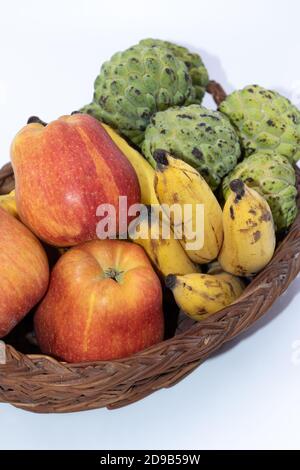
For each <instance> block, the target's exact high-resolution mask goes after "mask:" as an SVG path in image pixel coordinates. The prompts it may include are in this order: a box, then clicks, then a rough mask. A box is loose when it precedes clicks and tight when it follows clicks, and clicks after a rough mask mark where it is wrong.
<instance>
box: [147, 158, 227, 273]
mask: <svg viewBox="0 0 300 470" xmlns="http://www.w3.org/2000/svg"><path fill="white" fill-rule="evenodd" d="M154 158H155V159H156V161H157V168H156V171H155V178H154V186H155V192H156V195H157V198H158V200H159V202H160V204H166V205H168V206H172V205H173V204H174V205H176V206H177V207H179V208H182V209H183V211H186V208H187V206H185V205H189V206H188V207H190V208H191V214H190V219H189V220H190V221H191V227H190V229H189V234H188V236H187V234H186V233H185V232H186V228H187V225H186V224H182V221H181V222H180V223H179V224H178V223H177V222H176V220H175V216H174V213H173V212H172V211H171V212H170V217H171V222H172V224H173V228H174V233H175V234H176V236H177V238H178V239H179V240H180V243H181V244H182V246H183V247H184V249H185V251H186V253H187V255H188V256H189V257H190V259H191V260H192V261H194V262H195V263H199V264H203V263H209V262H210V261H212V260H213V259H215V258H216V257H217V256H218V253H219V251H220V249H221V245H222V241H223V224H222V210H221V207H220V206H219V203H218V201H217V199H216V197H215V195H214V194H213V192H212V191H211V189H210V187H209V186H208V184H207V183H206V181H205V180H204V178H202V176H201V175H200V174H199V173H198V172H197V171H196V170H195V169H194V168H192V167H191V166H190V165H188V164H187V163H185V162H183V161H182V160H179V159H176V158H173V157H171V156H170V155H168V154H167V153H166V152H165V151H163V150H158V151H156V152H155V154H154ZM198 204H202V205H203V208H204V217H203V219H204V220H203V222H204V227H203V223H202V224H201V227H197V225H198V224H197V217H196V214H197V213H198V211H197V210H198ZM183 211H181V212H183ZM200 231H203V245H202V247H199V248H191V245H190V244H191V243H193V242H194V241H196V239H197V238H198V239H199V237H200ZM181 232H182V237H181ZM192 233H194V238H192Z"/></svg>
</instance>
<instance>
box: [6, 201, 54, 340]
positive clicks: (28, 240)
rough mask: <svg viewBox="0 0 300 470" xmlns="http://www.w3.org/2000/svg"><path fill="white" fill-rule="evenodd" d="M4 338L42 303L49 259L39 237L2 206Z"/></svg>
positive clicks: (47, 278) (47, 277)
mask: <svg viewBox="0 0 300 470" xmlns="http://www.w3.org/2000/svg"><path fill="white" fill-rule="evenodd" d="M0 233H1V236H0V267H1V269H0V338H2V337H4V336H6V335H7V334H8V333H9V332H10V331H11V330H12V329H13V328H14V327H15V326H16V324H17V323H19V322H20V321H21V320H22V319H23V318H24V316H25V315H26V314H27V313H28V312H29V311H30V310H31V309H32V308H33V307H34V306H35V305H36V304H37V303H38V302H39V301H40V300H41V298H42V297H43V295H44V294H45V292H46V289H47V286H48V280H49V267H48V260H47V256H46V253H45V252H44V249H43V248H42V246H41V244H40V242H39V241H38V240H37V239H36V238H35V236H34V235H33V234H32V233H31V232H30V231H29V230H28V229H27V228H26V227H25V226H24V225H23V224H22V223H21V222H19V221H18V220H16V219H15V218H14V217H13V216H12V215H10V214H8V213H7V212H6V211H5V210H4V209H2V208H1V207H0Z"/></svg>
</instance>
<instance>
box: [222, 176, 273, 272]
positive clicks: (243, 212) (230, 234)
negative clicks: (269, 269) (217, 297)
mask: <svg viewBox="0 0 300 470" xmlns="http://www.w3.org/2000/svg"><path fill="white" fill-rule="evenodd" d="M230 189H231V193H230V195H229V197H228V199H227V201H226V203H225V206H224V210H223V226H224V242H223V246H222V249H221V252H220V255H219V258H218V260H219V263H220V265H221V266H222V268H223V269H224V270H225V271H227V272H229V273H232V274H235V275H237V276H251V275H253V274H255V273H257V272H258V271H260V270H261V269H263V268H264V267H265V266H266V265H267V264H268V263H269V261H270V260H271V258H272V256H273V254H274V250H275V244H276V239H275V230H274V223H273V217H272V213H271V210H270V207H269V205H268V203H267V202H266V200H265V199H264V198H263V197H262V196H261V195H260V194H258V193H257V192H256V191H255V190H254V189H251V188H248V187H247V186H246V185H245V184H244V183H243V181H241V180H238V179H236V180H233V181H231V183H230Z"/></svg>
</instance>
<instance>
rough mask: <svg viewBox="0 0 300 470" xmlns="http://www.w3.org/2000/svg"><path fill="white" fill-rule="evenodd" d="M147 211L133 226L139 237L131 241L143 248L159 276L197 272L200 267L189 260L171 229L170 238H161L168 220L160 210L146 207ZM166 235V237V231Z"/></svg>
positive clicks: (155, 207) (157, 207)
mask: <svg viewBox="0 0 300 470" xmlns="http://www.w3.org/2000/svg"><path fill="white" fill-rule="evenodd" d="M147 210H148V212H147V214H144V216H143V215H142V216H141V217H140V218H139V221H138V222H137V224H136V225H135V229H136V230H137V232H138V233H139V234H140V236H139V237H138V238H134V239H133V241H134V242H135V243H137V244H138V245H140V246H142V247H143V248H144V250H145V251H146V253H147V254H148V256H149V258H150V259H151V261H152V263H153V264H154V266H155V267H156V269H157V270H158V272H159V274H161V275H162V276H167V275H168V274H170V273H176V274H188V273H195V272H199V271H200V267H199V266H196V265H195V264H194V263H193V262H192V261H191V260H190V259H189V257H188V256H187V255H186V253H185V251H184V249H183V248H182V246H181V244H180V243H179V241H178V240H176V238H174V233H173V230H172V228H171V229H170V231H169V234H170V236H169V237H167V238H164V237H163V233H164V232H163V225H164V224H165V227H167V226H168V225H169V220H167V218H166V216H165V215H164V213H163V211H162V209H160V210H159V206H152V207H149V206H148V207H147ZM150 211H151V212H150ZM160 216H161V217H160ZM166 230H167V229H166ZM166 234H167V235H168V233H167V231H166Z"/></svg>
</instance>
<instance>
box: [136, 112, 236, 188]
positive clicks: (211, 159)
mask: <svg viewBox="0 0 300 470" xmlns="http://www.w3.org/2000/svg"><path fill="white" fill-rule="evenodd" d="M157 149H163V150H166V151H168V152H169V153H170V154H171V155H173V156H174V157H177V158H181V159H182V160H184V161H185V162H187V163H189V164H190V165H191V166H193V167H194V168H196V169H197V170H198V171H199V172H200V173H201V175H202V176H203V177H204V178H205V179H206V181H207V182H208V184H209V185H210V187H211V188H212V189H213V190H215V189H216V188H217V187H218V186H219V184H220V182H221V180H222V178H223V177H224V176H225V175H227V174H228V173H229V172H230V171H231V170H232V169H233V168H234V167H235V165H236V163H237V160H238V158H239V156H240V152H241V150H240V145H239V139H238V136H237V134H236V132H235V130H234V129H233V127H232V125H231V124H230V122H229V120H228V119H227V118H226V117H225V116H224V115H222V114H221V113H219V112H218V111H211V110H209V109H206V108H204V107H203V106H200V105H198V104H192V105H190V106H183V107H174V108H169V109H167V110H166V111H161V112H159V113H157V114H156V115H155V116H153V117H152V119H151V122H150V124H149V126H148V127H147V129H146V132H145V140H144V142H143V145H142V151H143V153H144V155H145V157H146V158H147V160H148V161H149V162H150V163H151V165H152V166H153V167H155V165H156V162H155V160H154V158H153V154H154V152H155V150H157Z"/></svg>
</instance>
